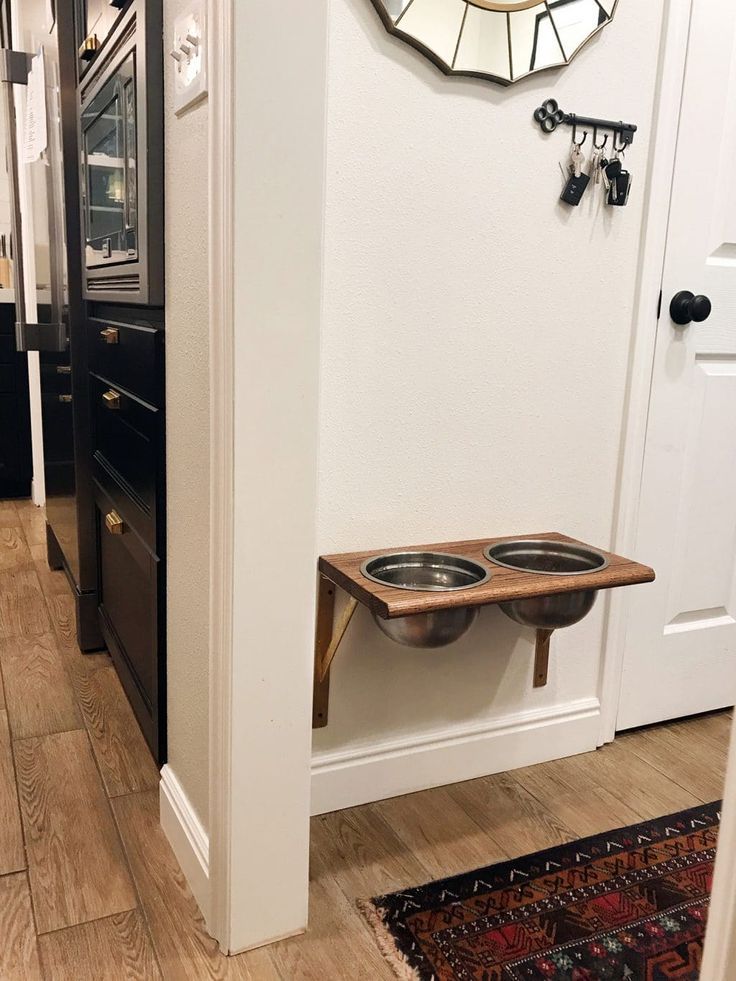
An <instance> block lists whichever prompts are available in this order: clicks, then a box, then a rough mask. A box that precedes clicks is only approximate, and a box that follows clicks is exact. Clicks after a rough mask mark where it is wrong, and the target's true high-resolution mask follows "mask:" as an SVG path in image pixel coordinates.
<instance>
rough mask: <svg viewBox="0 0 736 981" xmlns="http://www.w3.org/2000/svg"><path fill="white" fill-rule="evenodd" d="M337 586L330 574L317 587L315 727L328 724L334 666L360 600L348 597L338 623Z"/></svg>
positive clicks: (313, 703)
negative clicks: (330, 578) (336, 618)
mask: <svg viewBox="0 0 736 981" xmlns="http://www.w3.org/2000/svg"><path fill="white" fill-rule="evenodd" d="M336 588H337V587H336V586H335V584H334V583H333V582H330V580H329V579H327V577H326V576H323V575H320V577H319V587H318V590H317V629H316V633H315V638H314V699H313V702H312V727H313V728H315V729H322V728H324V727H325V726H326V725H327V719H328V711H329V702H330V668H331V666H332V662H333V660H334V659H335V655H336V654H337V651H338V648H339V647H340V644H341V643H342V639H343V637H344V636H345V632H346V631H347V629H348V627H349V626H350V621H351V620H352V619H353V615H354V614H355V611H356V609H357V608H358V600H356V599H354V598H353V597H352V596H350V597H349V598H348V602H347V605H346V606H345V609H344V610H343V611H342V613H341V614H340V617H339V619H338V620H337V622H335V590H336Z"/></svg>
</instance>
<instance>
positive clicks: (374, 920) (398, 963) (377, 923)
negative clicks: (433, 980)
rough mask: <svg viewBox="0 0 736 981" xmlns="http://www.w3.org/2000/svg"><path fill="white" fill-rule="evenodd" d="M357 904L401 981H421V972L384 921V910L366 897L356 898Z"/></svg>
mask: <svg viewBox="0 0 736 981" xmlns="http://www.w3.org/2000/svg"><path fill="white" fill-rule="evenodd" d="M356 905H357V907H358V909H359V910H360V912H361V913H362V914H363V916H364V917H365V919H366V922H367V923H368V926H369V927H370V928H371V930H372V931H373V934H374V936H375V938H376V943H377V944H378V949H379V950H380V951H381V954H382V955H383V959H384V960H385V961H386V963H387V964H388V965H389V967H390V968H391V970H392V971H393V972H394V974H395V975H396V977H397V978H398V979H399V981H421V979H420V976H419V974H418V973H417V972H416V971H415V970H414V968H413V967H412V966H411V964H409V962H408V961H407V959H406V957H405V956H404V955H403V954H402V953H401V951H400V950H399V948H398V947H397V946H396V944H395V942H394V938H393V937H392V935H391V931H390V930H389V929H388V927H387V926H386V924H385V923H384V922H383V916H382V915H381V913H382V911H381V910H379V909H377V908H376V907H375V906H374V905H373V903H371V902H370V901H368V900H365V899H358V900H356Z"/></svg>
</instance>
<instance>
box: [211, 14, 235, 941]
mask: <svg viewBox="0 0 736 981" xmlns="http://www.w3.org/2000/svg"><path fill="white" fill-rule="evenodd" d="M233 19H234V7H233V0H208V3H207V27H208V34H209V42H208V43H209V48H208V59H209V61H208V63H209V66H210V67H209V164H208V169H209V194H210V200H209V214H210V220H209V283H210V309H209V320H210V597H209V630H210V633H209V646H210V673H209V685H210V692H209V740H210V743H209V809H210V813H209V823H208V828H209V832H210V835H211V838H212V850H211V856H210V868H211V901H210V905H209V909H208V915H207V917H206V918H205V919H206V922H207V927H208V929H209V931H210V933H211V934H212V936H213V937H215V938H216V939H217V941H218V942H219V944H220V948H221V949H222V951H223V952H224V953H229V952H230V937H231V912H232V907H231V885H232V880H231V859H232V849H231V835H232V789H233V787H232V783H233V766H232V752H231V748H232V747H231V735H232V701H233V691H232V667H233V665H232V659H233V640H232V621H233V614H232V606H233V575H234V570H233V539H234V527H233V525H234V514H233V508H234V500H233V493H234V478H233V466H234V463H233V454H234V412H233V406H234V401H235V395H234V375H233V362H234V353H233V349H234V343H235V332H234V311H233V293H234V259H233V244H234V239H233V235H234V230H233V167H234V150H233V141H234V114H235V106H234V92H233V85H234V75H235V66H234V57H233V45H234V40H233V34H234V27H233Z"/></svg>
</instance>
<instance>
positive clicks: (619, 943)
mask: <svg viewBox="0 0 736 981" xmlns="http://www.w3.org/2000/svg"><path fill="white" fill-rule="evenodd" d="M719 821H720V804H719V803H715V804H704V805H703V806H702V807H697V808H693V809H692V810H688V811H681V812H680V813H679V814H671V815H670V816H669V817H664V818H658V819H657V820H655V821H645V822H644V823H642V824H636V825H633V826H632V827H630V828H621V829H619V830H617V831H609V832H607V833H606V834H602V835H598V836H596V837H593V838H585V839H582V840H580V841H574V842H572V843H570V844H569V845H561V846H559V847H557V848H550V849H549V850H547V851H543V852H537V854H536V855H527V856H525V857H524V858H519V859H515V860H514V861H511V862H505V863H503V864H501V865H491V866H489V867H488V868H485V869H478V870H477V871H475V872H466V873H464V874H463V875H458V876H454V877H453V878H451V879H443V880H441V881H440V882H430V883H429V884H428V885H426V886H419V887H417V888H416V889H409V890H407V891H405V892H399V893H392V894H390V895H387V896H378V897H376V898H375V899H372V900H371V901H370V902H369V903H363V904H361V908H362V910H363V912H364V914H365V915H366V917H367V918H368V921H369V923H370V924H371V926H372V927H373V930H374V932H375V934H376V937H377V939H378V942H379V944H380V946H381V950H382V951H383V954H384V956H385V957H386V959H387V961H388V962H389V963H390V964H391V966H392V967H393V969H394V971H395V973H396V974H397V976H398V977H399V978H402V979H407V981H408V979H412V981H415V979H419V981H621V979H624V981H672V979H677V981H694V979H696V978H698V977H699V974H700V961H701V955H702V950H703V938H704V935H705V921H706V917H707V912H708V901H709V896H710V889H711V881H712V876H713V863H714V859H715V848H716V841H717V837H718V824H719Z"/></svg>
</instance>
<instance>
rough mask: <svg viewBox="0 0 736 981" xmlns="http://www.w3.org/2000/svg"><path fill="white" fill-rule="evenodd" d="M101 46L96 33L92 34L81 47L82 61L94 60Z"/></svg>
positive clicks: (80, 55)
mask: <svg viewBox="0 0 736 981" xmlns="http://www.w3.org/2000/svg"><path fill="white" fill-rule="evenodd" d="M99 47H100V39H99V38H98V37H97V35H96V34H90V35H89V37H86V38H85V39H84V41H82V43H81V45H80V47H79V57H80V58H81V59H82V61H92V59H93V58H94V56H95V55H96V54H97V52H98V50H99Z"/></svg>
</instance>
